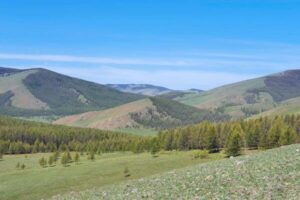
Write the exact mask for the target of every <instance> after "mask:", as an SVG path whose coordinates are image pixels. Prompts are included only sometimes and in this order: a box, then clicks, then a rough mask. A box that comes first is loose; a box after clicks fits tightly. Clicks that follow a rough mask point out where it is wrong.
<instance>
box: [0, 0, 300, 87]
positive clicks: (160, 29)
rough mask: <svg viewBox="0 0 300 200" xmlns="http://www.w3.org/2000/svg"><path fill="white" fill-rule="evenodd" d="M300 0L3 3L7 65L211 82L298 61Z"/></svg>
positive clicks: (1, 61)
mask: <svg viewBox="0 0 300 200" xmlns="http://www.w3.org/2000/svg"><path fill="white" fill-rule="evenodd" d="M299 21H300V1H296V0H264V1H260V0H202V1H199V0H186V1H182V0H164V1H162V0H143V1H141V0H126V1H124V0H98V1H93V0H89V1H83V0H82V1H77V0H69V1H66V0H43V1H40V0H26V1H23V0H19V1H18V0H10V1H1V2H0V66H6V67H18V68H32V67H45V68H48V69H52V70H55V71H58V72H61V73H65V74H68V75H72V76H76V77H79V78H83V79H87V80H91V81H95V82H99V83H150V84H157V85H162V86H166V87H170V88H173V89H187V88H199V89H210V88H214V87H217V86H220V85H223V84H227V83H231V82H236V81H240V80H245V79H248V78H252V77H256V76H262V75H266V74H270V73H275V72H279V71H282V70H286V69H295V68H299V67H300V56H299V53H300V26H299Z"/></svg>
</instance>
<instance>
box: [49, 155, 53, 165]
mask: <svg viewBox="0 0 300 200" xmlns="http://www.w3.org/2000/svg"><path fill="white" fill-rule="evenodd" d="M53 163H54V157H53V156H50V157H49V159H48V164H49V166H52V165H53Z"/></svg>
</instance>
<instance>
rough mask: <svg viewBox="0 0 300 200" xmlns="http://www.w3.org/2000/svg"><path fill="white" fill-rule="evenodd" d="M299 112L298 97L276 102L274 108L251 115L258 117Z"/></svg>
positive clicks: (299, 103)
mask: <svg viewBox="0 0 300 200" xmlns="http://www.w3.org/2000/svg"><path fill="white" fill-rule="evenodd" d="M299 113H300V97H296V98H292V99H289V100H285V101H282V102H280V103H279V104H277V105H276V106H275V107H274V108H272V109H270V110H268V111H265V112H262V113H259V114H257V115H254V116H252V117H251V118H258V117H264V116H275V115H284V114H299Z"/></svg>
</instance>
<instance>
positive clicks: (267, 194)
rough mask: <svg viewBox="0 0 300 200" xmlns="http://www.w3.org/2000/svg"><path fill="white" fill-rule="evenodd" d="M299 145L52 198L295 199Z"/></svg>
mask: <svg viewBox="0 0 300 200" xmlns="http://www.w3.org/2000/svg"><path fill="white" fill-rule="evenodd" d="M299 149H300V145H299V144H297V145H291V146H285V147H281V148H277V149H272V150H268V151H265V152H262V153H259V154H254V155H250V156H242V157H237V158H233V159H226V160H221V161H216V162H210V163H206V164H201V165H197V166H193V167H188V168H184V169H179V170H173V171H171V172H168V173H164V174H159V175H155V176H152V177H148V178H143V179H139V180H134V181H128V182H125V183H121V184H119V185H112V186H107V187H102V188H99V189H90V190H86V191H82V192H79V193H76V192H75V193H74V192H72V193H71V194H68V195H64V196H55V197H54V198H53V199H58V200H60V199H266V200H267V199H277V200H280V199H282V200H284V199H290V200H297V199H299V196H300V165H299V163H300V152H299Z"/></svg>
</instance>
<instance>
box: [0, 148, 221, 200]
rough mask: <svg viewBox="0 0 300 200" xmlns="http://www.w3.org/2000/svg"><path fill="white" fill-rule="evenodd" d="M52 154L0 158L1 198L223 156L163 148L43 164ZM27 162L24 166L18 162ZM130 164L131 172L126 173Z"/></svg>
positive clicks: (40, 194) (33, 195)
mask: <svg viewBox="0 0 300 200" xmlns="http://www.w3.org/2000/svg"><path fill="white" fill-rule="evenodd" d="M49 155H51V154H46V153H44V154H28V155H6V156H4V159H3V160H2V161H0V180H1V181H0V199H1V200H6V199H8V200H10V199H11V200H17V199H22V200H27V199H30V200H32V199H41V198H50V197H51V196H53V195H55V194H62V193H66V192H69V191H82V190H86V189H90V188H93V187H101V186H105V185H109V184H117V183H119V182H122V181H126V180H129V179H138V178H142V177H145V176H149V175H154V174H157V173H162V172H166V171H169V170H173V169H176V168H182V167H186V166H189V165H194V164H197V163H203V162H208V161H212V160H219V159H222V158H223V157H224V156H223V155H222V154H211V155H210V156H209V158H207V159H192V155H193V152H192V151H189V152H161V153H160V154H159V156H158V157H156V158H153V157H152V156H151V155H150V154H149V153H142V154H133V153H129V152H125V153H108V154H102V155H100V156H96V160H95V161H90V160H87V156H82V157H81V161H80V163H79V164H75V163H71V164H70V165H69V167H63V166H62V165H61V164H60V162H59V163H58V164H57V165H56V166H52V167H47V168H42V167H40V166H39V164H38V160H39V159H40V158H41V157H45V158H48V157H49ZM18 162H19V163H20V164H23V163H24V164H25V165H26V168H25V169H24V170H21V169H17V168H16V165H17V163H18ZM126 167H128V169H129V173H130V176H129V177H127V178H126V177H124V169H125V168H126Z"/></svg>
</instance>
